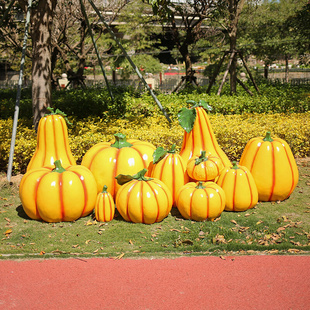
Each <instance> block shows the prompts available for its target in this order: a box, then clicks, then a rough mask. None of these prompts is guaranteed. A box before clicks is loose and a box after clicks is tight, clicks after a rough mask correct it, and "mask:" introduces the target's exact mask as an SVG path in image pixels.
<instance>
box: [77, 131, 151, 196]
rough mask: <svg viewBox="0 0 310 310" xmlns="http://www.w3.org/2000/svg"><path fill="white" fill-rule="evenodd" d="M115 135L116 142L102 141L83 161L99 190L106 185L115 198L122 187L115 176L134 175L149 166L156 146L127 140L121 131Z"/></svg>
mask: <svg viewBox="0 0 310 310" xmlns="http://www.w3.org/2000/svg"><path fill="white" fill-rule="evenodd" d="M114 136H115V142H114V143H113V142H101V143H97V144H96V145H94V146H93V147H92V148H90V149H89V150H88V151H87V152H86V154H85V155H84V157H83V160H82V163H81V165H83V166H85V167H87V168H88V169H89V170H90V171H91V172H92V173H93V175H94V177H95V179H96V182H97V192H98V193H99V192H100V191H101V190H102V188H103V186H104V185H106V186H107V187H108V191H109V193H111V195H112V196H113V199H115V196H116V192H117V190H118V189H119V188H120V185H118V184H117V181H116V179H115V177H116V176H117V175H119V174H128V175H132V174H135V173H137V172H138V171H140V170H141V169H144V168H148V167H149V165H150V163H151V161H152V155H153V152H154V151H155V146H154V145H152V144H151V143H148V142H143V141H139V140H134V139H128V140H126V136H125V135H123V134H121V133H118V134H115V135H114Z"/></svg>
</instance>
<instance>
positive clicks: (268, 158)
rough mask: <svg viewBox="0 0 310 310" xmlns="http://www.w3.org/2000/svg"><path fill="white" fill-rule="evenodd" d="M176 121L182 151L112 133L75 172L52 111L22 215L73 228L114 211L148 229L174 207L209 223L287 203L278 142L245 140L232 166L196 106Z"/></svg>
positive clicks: (286, 169) (286, 163) (291, 168)
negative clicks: (86, 219) (261, 206)
mask: <svg viewBox="0 0 310 310" xmlns="http://www.w3.org/2000/svg"><path fill="white" fill-rule="evenodd" d="M188 103H190V104H192V106H191V107H190V108H188V109H187V108H183V109H181V110H180V113H179V114H178V118H179V123H180V125H181V126H182V127H183V129H184V137H183V143H182V147H181V150H180V152H179V153H177V152H176V145H174V144H173V145H172V146H171V149H170V150H165V149H163V148H162V147H158V148H155V146H154V145H152V144H151V143H149V142H145V141H139V140H135V139H126V136H125V135H123V134H121V133H118V134H115V139H114V141H110V142H101V143H98V144H96V145H94V146H93V147H91V148H90V149H89V150H88V151H87V152H86V153H85V155H84V156H83V158H82V162H81V164H80V165H77V164H76V162H75V160H74V157H73V156H72V153H71V150H70V147H69V142H68V129H67V124H66V120H67V119H66V115H65V114H64V113H62V112H61V111H59V110H56V111H55V112H54V110H53V109H50V112H51V114H48V115H46V116H44V117H43V118H42V119H41V120H40V122H39V126H38V134H37V148H36V151H35V153H34V155H33V157H32V159H31V161H30V163H29V165H28V168H27V172H26V174H25V175H24V176H23V178H22V180H21V183H20V188H19V193H20V199H21V202H22V206H23V208H24V211H25V212H26V214H27V215H28V216H29V217H30V218H32V219H35V220H43V221H46V222H59V221H74V220H77V219H79V218H80V217H83V216H86V215H88V214H90V213H92V212H94V217H95V218H96V220H97V221H101V222H109V221H111V220H113V218H114V216H115V209H117V210H118V212H119V214H120V215H121V216H122V218H123V219H124V220H125V221H128V222H134V223H144V224H152V223H155V222H160V221H162V220H163V219H164V218H165V217H167V216H168V214H169V213H170V211H171V209H172V207H176V208H178V210H179V212H180V214H181V215H182V216H183V217H184V218H185V219H191V220H194V221H205V220H214V219H215V218H217V217H219V216H220V215H221V213H222V212H223V211H224V210H225V211H238V212H239V211H245V210H248V209H250V208H253V207H254V206H255V205H256V204H257V202H258V201H275V200H284V199H287V198H288V197H289V196H290V195H291V194H292V192H293V191H294V189H295V187H296V185H297V182H298V169H297V165H296V162H295V160H294V156H293V154H292V152H291V150H290V148H289V146H288V144H287V143H286V142H285V141H284V140H282V139H279V138H271V134H270V132H267V134H266V137H265V138H263V137H259V138H252V139H251V140H249V142H248V143H247V145H246V147H245V149H244V151H243V154H242V156H241V159H240V162H239V165H238V164H237V162H233V163H231V162H230V160H229V159H228V157H227V156H226V154H225V153H224V151H223V150H222V149H221V148H220V146H219V145H218V143H217V140H216V137H215V135H214V133H213V130H212V127H211V124H210V121H209V118H208V115H207V112H206V111H207V110H210V109H211V107H210V106H209V105H208V104H207V103H206V102H205V101H203V100H201V101H199V102H198V103H196V102H194V101H188Z"/></svg>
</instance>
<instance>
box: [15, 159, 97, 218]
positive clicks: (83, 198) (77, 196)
mask: <svg viewBox="0 0 310 310" xmlns="http://www.w3.org/2000/svg"><path fill="white" fill-rule="evenodd" d="M54 167H55V169H51V168H49V167H48V168H46V167H43V168H37V169H32V170H30V171H28V172H27V173H26V174H25V175H24V176H23V178H22V180H21V183H20V186H19V196H20V199H21V202H22V206H23V209H24V211H25V212H26V214H27V215H28V216H29V217H30V218H32V219H36V220H40V219H42V220H44V221H46V222H63V221H74V220H76V219H78V218H80V217H83V216H86V215H88V214H89V213H91V212H92V210H93V209H94V207H95V203H96V197H97V190H96V181H95V179H94V177H93V175H92V173H91V172H90V171H89V170H88V169H87V168H86V167H83V166H77V165H74V166H69V167H67V168H66V169H64V168H63V167H62V166H61V163H60V160H56V161H55V166H54Z"/></svg>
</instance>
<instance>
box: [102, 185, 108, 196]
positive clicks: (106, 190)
mask: <svg viewBox="0 0 310 310" xmlns="http://www.w3.org/2000/svg"><path fill="white" fill-rule="evenodd" d="M107 192H108V187H107V186H106V185H104V186H103V189H102V192H101V193H102V194H106V193H107Z"/></svg>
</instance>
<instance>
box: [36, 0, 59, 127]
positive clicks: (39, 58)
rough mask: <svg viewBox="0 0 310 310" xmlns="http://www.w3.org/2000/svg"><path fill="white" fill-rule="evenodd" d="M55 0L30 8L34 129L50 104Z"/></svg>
mask: <svg viewBox="0 0 310 310" xmlns="http://www.w3.org/2000/svg"><path fill="white" fill-rule="evenodd" d="M56 3H57V0H47V1H45V0H39V1H37V2H36V4H35V5H34V6H33V8H32V14H31V17H32V19H31V25H32V27H31V38H32V110H33V124H34V127H35V129H37V127H38V123H39V121H40V119H41V117H42V116H44V114H45V112H46V108H47V107H48V106H50V105H51V100H52V98H51V74H52V71H51V30H52V22H53V10H54V9H55V7H56Z"/></svg>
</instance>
